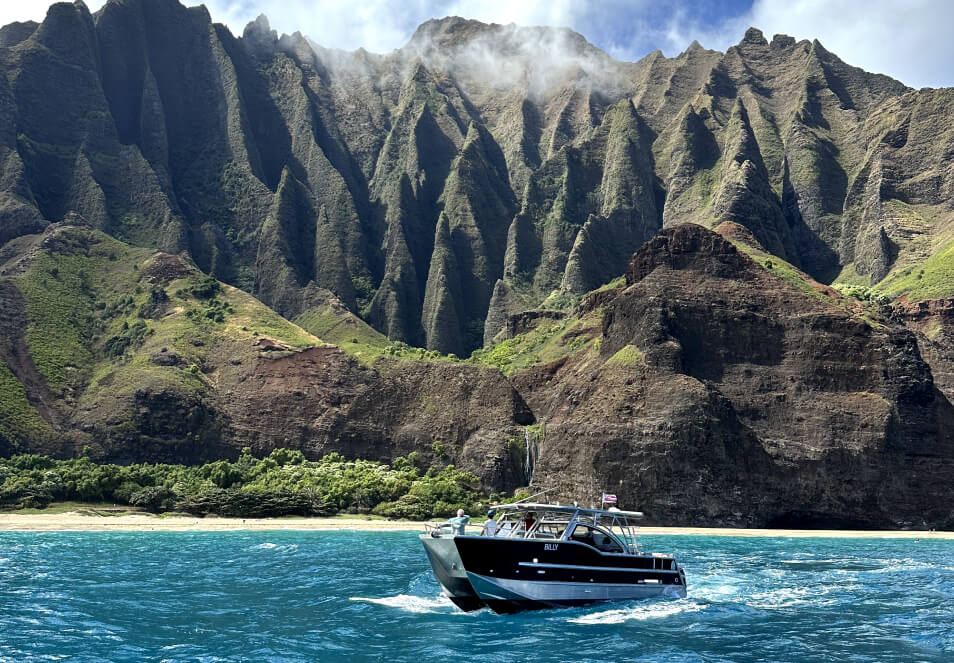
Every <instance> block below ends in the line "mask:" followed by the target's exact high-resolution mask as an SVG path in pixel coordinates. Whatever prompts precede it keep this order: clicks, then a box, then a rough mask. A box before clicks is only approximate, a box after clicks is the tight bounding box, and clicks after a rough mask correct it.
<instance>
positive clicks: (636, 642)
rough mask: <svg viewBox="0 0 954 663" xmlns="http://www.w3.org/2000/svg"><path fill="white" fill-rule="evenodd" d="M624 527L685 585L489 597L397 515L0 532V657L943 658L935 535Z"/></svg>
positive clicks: (943, 551) (950, 545) (951, 572)
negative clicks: (616, 598) (213, 526)
mask: <svg viewBox="0 0 954 663" xmlns="http://www.w3.org/2000/svg"><path fill="white" fill-rule="evenodd" d="M642 542H643V544H644V545H645V547H646V548H647V549H649V550H657V551H672V552H675V553H676V554H677V555H678V558H679V559H680V561H681V562H682V565H683V566H684V567H685V568H686V572H687V575H688V579H689V597H688V598H687V599H684V600H664V601H655V602H631V603H622V604H612V605H603V606H591V607H587V608H573V609H564V610H549V611H540V612H532V613H522V614H519V615H511V616H501V615H495V614H493V613H491V612H489V611H487V610H482V611H478V612H475V613H470V614H464V613H462V612H459V611H457V610H456V609H455V608H454V607H453V606H452V605H451V604H450V603H449V602H448V601H446V600H445V599H443V598H442V597H441V596H440V595H439V591H438V586H437V584H436V583H435V581H434V580H433V578H432V576H431V572H430V568H429V567H428V565H427V561H426V559H425V556H424V552H423V550H422V548H421V546H420V544H419V542H418V541H417V537H416V534H414V533H411V532H388V533H381V532H313V531H312V532H286V531H274V532H223V533H219V532H202V533H193V532H161V533H159V532H142V533H140V532H123V533H96V532H84V533H80V532H76V533H72V532H57V533H18V532H5V533H3V532H0V661H17V662H19V661H34V660H63V661H70V662H80V661H82V662H85V661H281V662H285V661H339V660H386V661H415V662H418V663H420V662H423V661H430V660H467V661H527V660H554V661H793V662H797V663H809V662H812V661H878V662H887V661H903V662H905V663H909V662H912V661H954V541H926V540H925V541H921V542H914V541H913V540H904V539H889V540H869V539H861V540H859V539H808V538H728V537H688V536H673V537H660V536H646V537H643V538H642Z"/></svg>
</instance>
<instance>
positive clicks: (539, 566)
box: [518, 562, 679, 574]
mask: <svg viewBox="0 0 954 663" xmlns="http://www.w3.org/2000/svg"><path fill="white" fill-rule="evenodd" d="M518 564H519V565H520V566H529V567H532V568H535V569H572V570H574V571H622V572H624V573H675V574H678V573H679V571H678V570H676V571H671V570H669V569H627V568H624V567H621V566H576V565H573V564H544V563H543V562H518Z"/></svg>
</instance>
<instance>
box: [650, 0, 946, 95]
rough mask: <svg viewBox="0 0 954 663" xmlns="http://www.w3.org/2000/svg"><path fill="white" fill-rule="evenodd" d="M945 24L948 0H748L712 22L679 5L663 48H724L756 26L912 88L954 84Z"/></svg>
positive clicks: (669, 50) (672, 51)
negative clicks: (747, 5) (736, 12)
mask: <svg viewBox="0 0 954 663" xmlns="http://www.w3.org/2000/svg"><path fill="white" fill-rule="evenodd" d="M951 25H954V2H951V1H950V0H906V1H905V2H897V0H866V1H865V2H860V1H859V0H755V2H754V4H753V6H752V8H751V10H749V11H748V12H745V13H744V14H742V15H741V16H738V17H734V18H728V19H725V20H723V21H722V22H721V23H719V24H716V25H700V24H699V23H697V22H694V21H693V19H692V12H690V11H688V10H686V9H685V7H683V8H681V9H676V10H675V11H674V12H673V14H672V16H671V18H670V20H669V22H668V25H667V28H666V30H665V45H664V46H663V50H664V51H665V52H666V54H667V55H670V56H672V55H675V54H676V53H678V52H680V51H681V50H683V49H684V48H685V47H686V45H687V44H688V43H690V42H691V41H692V40H693V39H696V40H698V41H699V43H701V44H702V45H703V46H705V47H707V48H714V49H717V50H720V51H724V50H725V49H726V48H728V47H729V46H732V45H733V44H737V43H738V42H739V40H740V39H741V38H742V35H743V34H744V32H745V29H746V28H747V27H749V26H755V27H757V28H759V29H760V30H762V31H763V32H764V33H765V36H766V38H767V39H771V38H772V36H773V35H774V34H786V35H789V36H792V37H795V38H796V39H809V40H811V39H817V40H818V41H820V42H821V43H822V45H823V46H824V47H825V48H827V49H828V50H829V51H831V52H832V53H834V54H835V55H837V56H838V57H839V58H841V59H842V60H844V61H845V62H847V63H848V64H850V65H854V66H856V67H861V68H862V69H865V70H866V71H870V72H873V73H881V74H887V75H889V76H892V77H894V78H897V79H898V80H900V81H902V82H903V83H905V84H907V85H910V86H912V87H922V86H933V87H943V86H951V85H954V40H952V39H951V38H950V26H951Z"/></svg>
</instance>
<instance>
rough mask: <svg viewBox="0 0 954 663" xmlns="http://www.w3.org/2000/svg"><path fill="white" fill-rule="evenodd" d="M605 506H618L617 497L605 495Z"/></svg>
mask: <svg viewBox="0 0 954 663" xmlns="http://www.w3.org/2000/svg"><path fill="white" fill-rule="evenodd" d="M603 504H616V495H610V494H609V493H603Z"/></svg>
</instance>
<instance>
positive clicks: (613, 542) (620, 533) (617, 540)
mask: <svg viewBox="0 0 954 663" xmlns="http://www.w3.org/2000/svg"><path fill="white" fill-rule="evenodd" d="M521 506H523V505H521ZM505 508H506V507H505ZM641 516H642V514H638V513H633V512H625V511H612V510H607V511H603V510H598V509H582V508H577V507H567V506H561V505H542V504H534V505H527V506H526V507H524V508H519V507H516V506H515V505H514V506H511V507H509V508H506V510H505V511H503V513H501V514H500V515H499V516H498V519H497V530H496V532H495V533H494V536H496V537H503V538H518V539H556V540H561V539H572V540H580V541H582V542H585V543H589V545H592V546H594V547H596V548H598V549H600V550H603V551H605V552H615V553H630V554H635V553H637V552H639V548H638V546H637V544H636V529H637V528H636V527H635V526H633V525H632V520H633V519H634V518H638V517H641Z"/></svg>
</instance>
